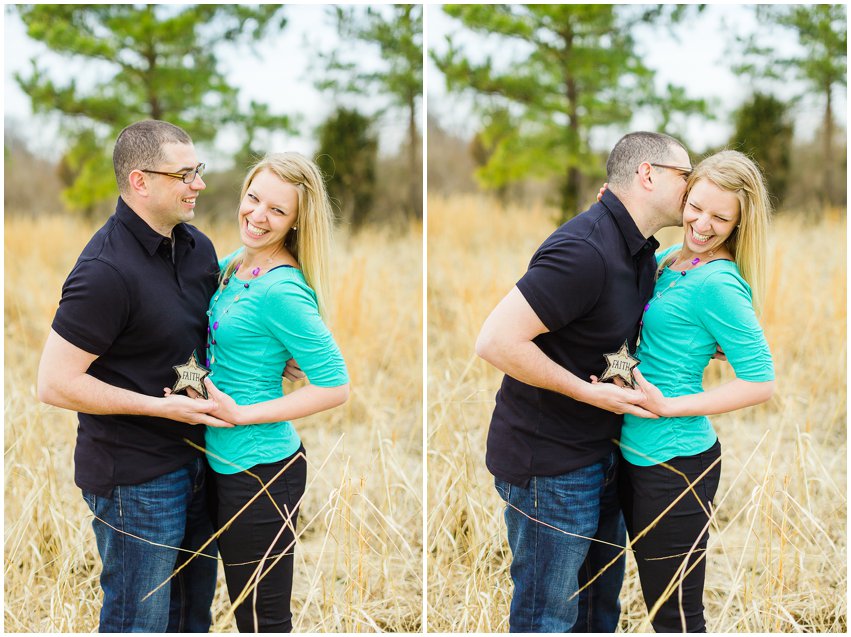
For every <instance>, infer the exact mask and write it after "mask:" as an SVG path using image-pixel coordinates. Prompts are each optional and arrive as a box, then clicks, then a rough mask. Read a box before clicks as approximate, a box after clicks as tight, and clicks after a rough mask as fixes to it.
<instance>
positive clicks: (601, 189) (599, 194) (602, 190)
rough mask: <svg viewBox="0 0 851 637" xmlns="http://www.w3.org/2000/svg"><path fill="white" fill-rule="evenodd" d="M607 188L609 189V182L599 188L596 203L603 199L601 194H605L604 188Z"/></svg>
mask: <svg viewBox="0 0 851 637" xmlns="http://www.w3.org/2000/svg"><path fill="white" fill-rule="evenodd" d="M608 187H609V182H608V181H607V182H606V183H604V184H603V187H602V188H600V192H598V193H597V201H600V199H602V198H603V193H604V192H606V188H608Z"/></svg>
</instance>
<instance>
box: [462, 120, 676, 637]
mask: <svg viewBox="0 0 851 637" xmlns="http://www.w3.org/2000/svg"><path fill="white" fill-rule="evenodd" d="M606 169H607V173H608V181H609V189H608V190H607V191H606V192H605V193H604V194H603V197H602V199H601V200H600V201H599V202H598V203H596V204H595V205H593V206H591V208H589V209H588V210H586V211H585V212H583V213H582V214H580V215H578V216H577V217H575V218H574V219H572V220H570V221H568V222H567V223H565V224H564V225H562V226H561V227H560V228H559V229H558V230H556V231H555V232H554V233H553V234H552V235H550V237H549V238H548V239H547V240H546V241H544V243H543V244H542V245H541V246H540V247H539V248H538V250H537V252H536V253H535V255H534V256H533V257H532V260H531V262H530V264H529V269H528V270H527V272H526V274H525V275H524V276H523V277H522V278H521V279H520V280H519V281H518V282H517V285H516V287H514V288H513V289H512V290H511V291H510V292H509V293H508V295H507V296H506V297H505V298H504V299H503V300H502V301H500V303H499V304H498V305H497V306H496V308H495V309H494V310H493V312H492V313H491V314H490V316H489V317H488V318H487V320H486V321H485V323H484V325H483V327H482V331H481V334H480V335H479V339H478V342H477V343H476V352H477V353H478V355H479V356H481V357H482V358H484V359H485V360H487V361H488V362H489V363H491V364H492V365H494V366H495V367H497V368H499V369H500V370H501V371H503V372H505V374H506V376H505V378H504V379H503V382H502V386H501V388H500V390H499V392H498V393H497V395H496V407H495V409H494V412H493V417H492V419H491V424H490V430H489V432H488V441H487V456H486V463H487V466H488V469H489V470H490V471H491V473H492V474H493V475H494V476H495V484H496V488H497V491H498V492H499V494H500V496H501V497H502V498H503V500H505V502H506V503H507V506H506V509H505V521H506V526H507V528H508V541H509V545H510V547H511V551H512V554H513V559H512V564H511V578H512V580H513V582H514V595H513V597H512V600H511V614H510V620H509V625H510V629H511V631H512V632H571V631H572V632H614V631H615V629H616V628H617V625H618V617H619V615H620V605H619V602H618V594H619V593H620V588H621V584H622V582H623V571H624V558H623V556H622V555H621V557H620V558H618V554H619V553H620V552H621V549H619V548H618V547H623V546H624V545H625V543H626V533H625V530H624V524H623V518H622V516H621V512H620V507H619V505H618V499H617V487H616V484H617V464H618V457H619V452H618V450H617V447H616V445H615V443H614V442H613V441H614V440H616V439H618V438H619V437H620V428H621V422H622V416H621V414H624V413H633V414H637V415H641V416H644V417H655V415H654V414H651V413H649V412H647V411H645V410H644V409H642V408H641V407H639V406H638V405H637V404H636V403H637V402H639V401H640V400H641V397H642V394H641V392H640V391H639V390H633V389H626V388H621V387H618V386H615V385H613V384H608V383H597V384H592V383H590V382H589V379H590V377H591V376H592V375H594V376H600V375H601V374H602V372H603V370H604V369H605V366H606V364H605V359H604V356H603V355H604V354H606V353H611V352H615V351H617V350H618V349H619V348H620V346H621V345H622V344H623V342H624V341H625V340H626V341H628V342H629V347H630V351H635V340H636V336H637V331H638V323H639V320H640V318H641V314H642V311H643V308H644V304H645V303H646V302H647V300H648V299H649V298H650V295H651V294H652V291H653V284H654V274H655V270H656V261H655V258H654V252H655V249H656V248H657V247H658V246H659V244H658V242H657V241H656V240H655V239H654V238H653V236H652V235H653V233H655V232H656V231H658V230H659V229H660V228H662V227H664V226H673V225H682V202H683V197H684V195H685V188H686V178H687V176H688V174H689V173H690V171H691V162H690V160H689V156H688V152H687V151H686V149H685V147H684V146H683V145H682V144H681V143H680V142H678V141H677V140H675V139H673V138H672V137H668V136H667V135H661V134H657V133H642V132H639V133H631V134H629V135H626V136H625V137H623V138H622V139H621V140H620V141H619V142H618V143H617V144H616V145H615V147H614V149H613V150H612V152H611V154H610V156H609V160H608V162H607V165H606ZM591 538H593V540H592V539H591ZM610 562H613V564H612V565H610V566H609V567H608V568H607V569H606V570H605V571H604V572H603V574H602V575H601V576H600V577H598V578H597V579H596V580H595V581H594V582H593V583H592V584H591V586H589V587H588V588H586V589H585V590H584V591H583V592H582V593H580V594H579V595H575V594H576V591H577V590H579V588H580V587H582V586H583V585H584V584H585V583H586V582H588V581H589V580H590V579H591V578H593V577H594V576H595V575H597V573H599V572H600V571H603V569H604V568H605V567H606V565H607V564H609V563H610Z"/></svg>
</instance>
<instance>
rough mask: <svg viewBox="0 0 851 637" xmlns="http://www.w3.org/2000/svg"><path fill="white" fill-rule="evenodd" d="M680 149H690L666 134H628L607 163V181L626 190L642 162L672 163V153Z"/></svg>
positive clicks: (618, 144) (613, 150) (614, 149)
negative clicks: (677, 148)
mask: <svg viewBox="0 0 851 637" xmlns="http://www.w3.org/2000/svg"><path fill="white" fill-rule="evenodd" d="M675 147H680V148H682V149H683V150H684V151H686V153H688V149H687V148H686V147H685V146H683V144H682V142H680V141H679V140H677V139H674V138H673V137H671V136H670V135H665V134H664V133H649V132H645V131H638V132H635V133H628V134H627V135H624V136H623V137H621V139H620V141H619V142H618V143H617V144H615V147H614V148H613V149H612V152H611V153H609V159H608V161H607V162H606V180H607V181H608V182H609V183H610V184H611V185H614V186H620V187H622V188H626V187H627V186H629V184H630V183H631V182H632V176H633V175H634V174H635V171H636V170H638V166H639V165H640V164H641V162H645V161H649V162H656V163H660V164H664V163H667V162H669V161H670V155H671V151H672V150H673V149H674V148H675Z"/></svg>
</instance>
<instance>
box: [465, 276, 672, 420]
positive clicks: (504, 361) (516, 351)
mask: <svg viewBox="0 0 851 637" xmlns="http://www.w3.org/2000/svg"><path fill="white" fill-rule="evenodd" d="M548 331H549V330H548V329H547V327H546V326H545V325H544V324H543V323H542V322H541V319H540V318H538V315H537V314H535V311H534V310H533V309H532V307H531V306H530V305H529V303H528V302H527V301H526V298H525V297H524V296H523V294H522V293H521V292H520V290H518V289H517V287H516V286H515V287H514V288H512V289H511V291H510V292H509V293H508V294H507V295H506V296H505V298H503V299H502V301H500V302H499V304H498V305H497V306H496V307H495V308H494V310H493V311H492V312H491V313H490V316H488V318H487V319H486V320H485V323H484V325H482V330H481V332H480V333H479V338H478V339H477V340H476V354H478V355H479V356H480V357H481V358H483V359H484V360H486V361H487V362H489V363H490V364H491V365H493V366H494V367H496V368H497V369H499V370H500V371H502V372H505V373H506V374H508V375H509V376H511V377H512V378H514V379H516V380H519V381H520V382H522V383H526V384H527V385H532V386H534V387H541V388H542V389H549V390H551V391H554V392H558V393H560V394H564V395H565V396H569V397H570V398H573V399H574V400H578V401H581V402H584V403H588V404H590V405H594V406H595V407H599V408H601V409H605V410H606V411H611V412H614V413H616V414H623V413H629V414H634V415H636V416H641V417H642V418H656V417H657V416H656V414H653V413H651V412H649V411H647V410H645V409H642V408H641V407H638V406H637V404H636V403H638V402H641V401H642V400H644V394H643V393H642V392H640V391H638V390H634V389H623V388H620V387H616V386H615V385H612V384H609V383H597V384H591V383H589V382H586V381H584V380H582V379H581V378H579V377H578V376H576V375H575V374H573V373H571V372H570V371H568V370H567V369H565V368H564V367H562V366H560V365H558V364H557V363H555V362H554V361H553V360H552V359H551V358H549V357H548V356H547V355H546V354H544V352H542V351H541V348H539V347H538V346H537V345H536V344H535V343H534V342H533V341H532V339H534V338H535V337H536V336H538V335H539V334H543V333H545V332H548Z"/></svg>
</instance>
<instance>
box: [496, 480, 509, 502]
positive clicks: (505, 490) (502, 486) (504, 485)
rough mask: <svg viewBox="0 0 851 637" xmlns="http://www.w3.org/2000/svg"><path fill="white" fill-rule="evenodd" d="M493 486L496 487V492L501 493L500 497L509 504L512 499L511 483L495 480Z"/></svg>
mask: <svg viewBox="0 0 851 637" xmlns="http://www.w3.org/2000/svg"><path fill="white" fill-rule="evenodd" d="M493 485H494V487H496V492H497V493H499V497H500V498H502V499H503V500H505V501H506V502H508V501H509V500H510V498H511V483H510V482H507V481H505V480H500V479H499V478H495V479H494V481H493Z"/></svg>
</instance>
